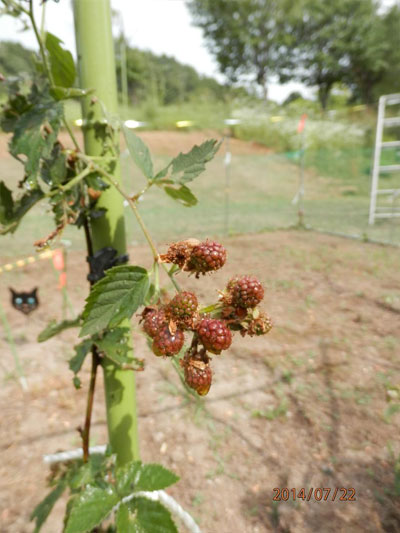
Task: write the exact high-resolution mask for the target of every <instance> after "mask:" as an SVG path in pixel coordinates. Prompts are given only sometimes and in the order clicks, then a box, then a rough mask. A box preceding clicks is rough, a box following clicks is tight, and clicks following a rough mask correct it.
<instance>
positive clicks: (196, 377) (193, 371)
mask: <svg viewBox="0 0 400 533" xmlns="http://www.w3.org/2000/svg"><path fill="white" fill-rule="evenodd" d="M182 366H183V368H184V375H185V383H186V384H187V385H188V387H190V388H191V389H194V390H195V391H196V392H197V394H199V395H200V396H205V395H206V394H207V393H208V391H209V390H210V387H211V382H212V370H211V367H210V364H209V363H205V362H204V361H201V360H199V359H197V358H194V357H190V358H188V359H185V360H184V361H182Z"/></svg>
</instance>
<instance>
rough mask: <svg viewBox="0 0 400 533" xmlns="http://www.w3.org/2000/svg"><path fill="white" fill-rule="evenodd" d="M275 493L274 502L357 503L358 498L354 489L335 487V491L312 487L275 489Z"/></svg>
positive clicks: (328, 488)
mask: <svg viewBox="0 0 400 533" xmlns="http://www.w3.org/2000/svg"><path fill="white" fill-rule="evenodd" d="M272 490H273V492H274V497H273V498H272V499H273V501H275V502H276V501H278V502H280V501H284V502H287V501H288V500H293V501H295V500H303V501H307V502H309V501H311V500H314V501H317V502H321V501H325V502H326V501H331V502H334V501H339V502H355V501H357V498H356V489H353V488H347V489H346V488H344V487H335V488H334V489H332V488H330V487H327V488H324V487H317V488H314V487H311V488H310V489H306V488H304V487H303V488H301V489H294V488H291V489H289V488H287V487H283V488H275V489H272Z"/></svg>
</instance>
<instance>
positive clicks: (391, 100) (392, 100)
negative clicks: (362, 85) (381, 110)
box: [385, 94, 400, 105]
mask: <svg viewBox="0 0 400 533" xmlns="http://www.w3.org/2000/svg"><path fill="white" fill-rule="evenodd" d="M385 104H386V105H396V104H400V94H388V95H387V96H385Z"/></svg>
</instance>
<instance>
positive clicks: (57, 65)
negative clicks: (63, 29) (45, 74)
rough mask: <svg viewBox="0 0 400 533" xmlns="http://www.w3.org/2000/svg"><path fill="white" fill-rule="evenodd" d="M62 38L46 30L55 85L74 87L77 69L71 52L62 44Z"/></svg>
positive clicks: (47, 46) (46, 44) (46, 40)
mask: <svg viewBox="0 0 400 533" xmlns="http://www.w3.org/2000/svg"><path fill="white" fill-rule="evenodd" d="M61 43H62V41H61V39H59V38H58V37H56V36H55V35H53V34H52V33H49V32H46V38H45V46H46V48H47V51H48V52H49V58H50V70H51V75H52V77H53V82H54V85H56V86H59V87H66V88H68V87H72V85H73V84H74V81H75V78H76V69H75V63H74V59H73V57H72V54H71V52H69V51H68V50H64V48H62V47H61V46H60V44H61Z"/></svg>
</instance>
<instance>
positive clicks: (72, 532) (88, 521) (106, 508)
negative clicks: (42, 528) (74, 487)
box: [65, 486, 119, 533]
mask: <svg viewBox="0 0 400 533" xmlns="http://www.w3.org/2000/svg"><path fill="white" fill-rule="evenodd" d="M118 501H119V497H118V495H117V494H116V492H115V491H114V489H113V488H111V487H110V486H108V487H107V488H106V489H102V488H99V487H93V486H88V487H87V488H86V489H85V490H84V491H83V492H82V493H81V494H80V495H79V496H78V497H77V498H76V499H75V500H74V502H73V504H72V507H71V510H70V514H69V518H68V522H67V525H66V528H65V533H86V532H88V531H91V530H92V529H93V528H94V527H96V526H98V525H99V524H101V522H102V521H103V520H104V519H105V518H106V517H107V516H108V515H109V514H110V512H111V511H112V509H113V507H114V506H115V505H116V504H117V503H118Z"/></svg>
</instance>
